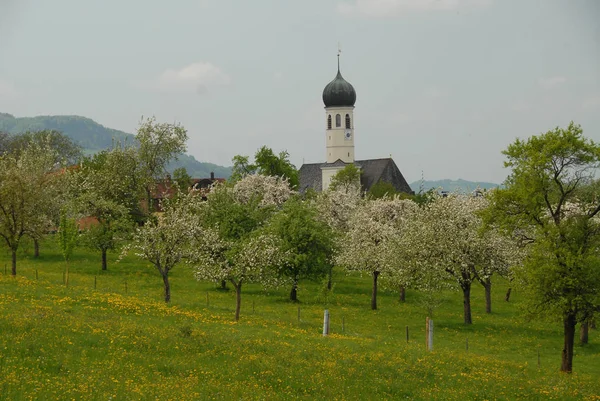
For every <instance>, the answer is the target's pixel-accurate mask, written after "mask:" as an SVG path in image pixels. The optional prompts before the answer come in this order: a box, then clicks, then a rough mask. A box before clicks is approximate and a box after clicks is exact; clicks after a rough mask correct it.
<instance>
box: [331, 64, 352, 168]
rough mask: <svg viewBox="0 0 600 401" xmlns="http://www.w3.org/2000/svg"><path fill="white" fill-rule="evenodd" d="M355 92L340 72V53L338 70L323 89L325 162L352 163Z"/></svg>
mask: <svg viewBox="0 0 600 401" xmlns="http://www.w3.org/2000/svg"><path fill="white" fill-rule="evenodd" d="M355 102H356V92H355V91H354V88H353V87H352V85H351V84H350V82H348V81H346V80H345V79H344V78H343V77H342V74H341V73H340V55H339V54H338V71H337V75H336V77H335V78H334V80H333V81H331V82H330V83H328V84H327V86H325V89H323V103H324V104H325V124H326V125H325V126H326V128H327V129H326V131H325V143H326V149H327V154H326V156H327V157H326V160H327V163H334V162H336V161H337V160H338V159H339V160H341V161H343V162H344V163H354V103H355Z"/></svg>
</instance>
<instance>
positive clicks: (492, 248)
mask: <svg viewBox="0 0 600 401" xmlns="http://www.w3.org/2000/svg"><path fill="white" fill-rule="evenodd" d="M486 206H487V200H486V199H485V198H484V197H481V196H471V195H460V194H450V195H448V196H446V197H441V196H438V197H436V198H435V199H434V201H433V202H430V203H428V204H426V205H424V206H423V208H422V212H421V213H419V214H418V219H416V220H415V221H414V223H413V224H411V226H410V230H409V231H408V232H407V236H406V237H405V246H407V247H410V248H411V249H413V250H414V258H416V259H418V260H419V261H420V262H419V263H420V264H421V266H422V268H423V269H426V270H425V272H424V277H427V278H428V280H429V283H430V284H429V285H430V286H431V285H433V286H434V287H438V286H439V287H440V288H441V287H443V286H444V283H446V284H452V283H453V284H454V286H458V287H459V288H460V289H461V290H462V293H463V312H464V323H465V324H472V322H473V319H472V314H471V286H472V284H473V283H474V282H475V283H477V282H479V283H481V284H482V285H483V286H484V288H485V289H486V301H487V307H488V309H489V310H490V311H491V296H490V291H491V276H492V274H494V273H496V272H498V273H505V272H506V271H507V269H508V267H510V265H511V264H513V263H515V260H514V257H513V256H514V249H515V248H513V247H512V246H511V242H510V241H509V240H507V239H505V238H504V237H502V236H501V235H500V234H499V233H498V232H497V231H495V230H492V229H489V230H485V231H484V230H482V227H483V221H482V218H481V217H480V216H479V213H478V212H479V211H481V210H483V209H484V208H485V207H486ZM436 279H437V282H436ZM448 280H450V281H449V282H448Z"/></svg>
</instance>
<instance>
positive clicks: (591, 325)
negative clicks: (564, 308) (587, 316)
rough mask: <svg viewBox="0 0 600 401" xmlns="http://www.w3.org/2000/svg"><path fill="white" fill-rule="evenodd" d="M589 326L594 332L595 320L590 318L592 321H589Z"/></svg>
mask: <svg viewBox="0 0 600 401" xmlns="http://www.w3.org/2000/svg"><path fill="white" fill-rule="evenodd" d="M589 326H590V329H592V330H596V319H594V318H592V319H591V320H590V324H589Z"/></svg>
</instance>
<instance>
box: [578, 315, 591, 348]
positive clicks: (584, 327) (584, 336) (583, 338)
mask: <svg viewBox="0 0 600 401" xmlns="http://www.w3.org/2000/svg"><path fill="white" fill-rule="evenodd" d="M589 328H590V324H589V321H587V320H586V321H585V322H583V323H581V332H580V333H579V343H580V344H581V345H583V344H587V343H588V342H589Z"/></svg>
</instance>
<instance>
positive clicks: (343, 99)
mask: <svg viewBox="0 0 600 401" xmlns="http://www.w3.org/2000/svg"><path fill="white" fill-rule="evenodd" d="M355 102H356V92H355V91H354V88H353V87H352V85H351V84H350V82H348V81H346V80H345V79H344V78H343V77H342V74H341V73H340V54H339V50H338V69H337V75H336V76H335V78H334V79H333V81H331V82H330V83H328V84H327V86H325V89H323V103H324V104H325V149H326V155H325V156H326V157H325V160H326V162H324V163H307V164H303V165H302V167H300V170H298V175H299V181H300V184H299V188H298V189H299V191H300V192H302V193H305V192H306V191H308V190H314V191H317V192H319V191H325V190H327V189H328V188H329V186H330V185H331V181H332V178H333V177H334V176H335V175H336V174H337V173H338V172H339V171H340V170H342V169H344V168H345V167H346V166H347V165H348V164H354V166H355V167H356V168H357V169H358V170H359V171H360V186H361V190H363V191H368V190H369V189H371V188H372V187H373V185H375V184H377V183H379V182H385V183H389V184H391V185H392V186H393V187H394V189H395V190H396V191H397V192H405V193H408V194H411V193H413V194H414V192H413V190H412V189H411V188H410V186H409V185H408V183H407V182H406V180H405V179H404V176H403V175H402V173H401V172H400V170H399V169H398V166H396V163H395V162H394V160H392V158H391V157H389V158H383V159H366V160H356V159H355V156H354V103H355ZM385 152H386V153H387V152H388V151H385Z"/></svg>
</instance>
